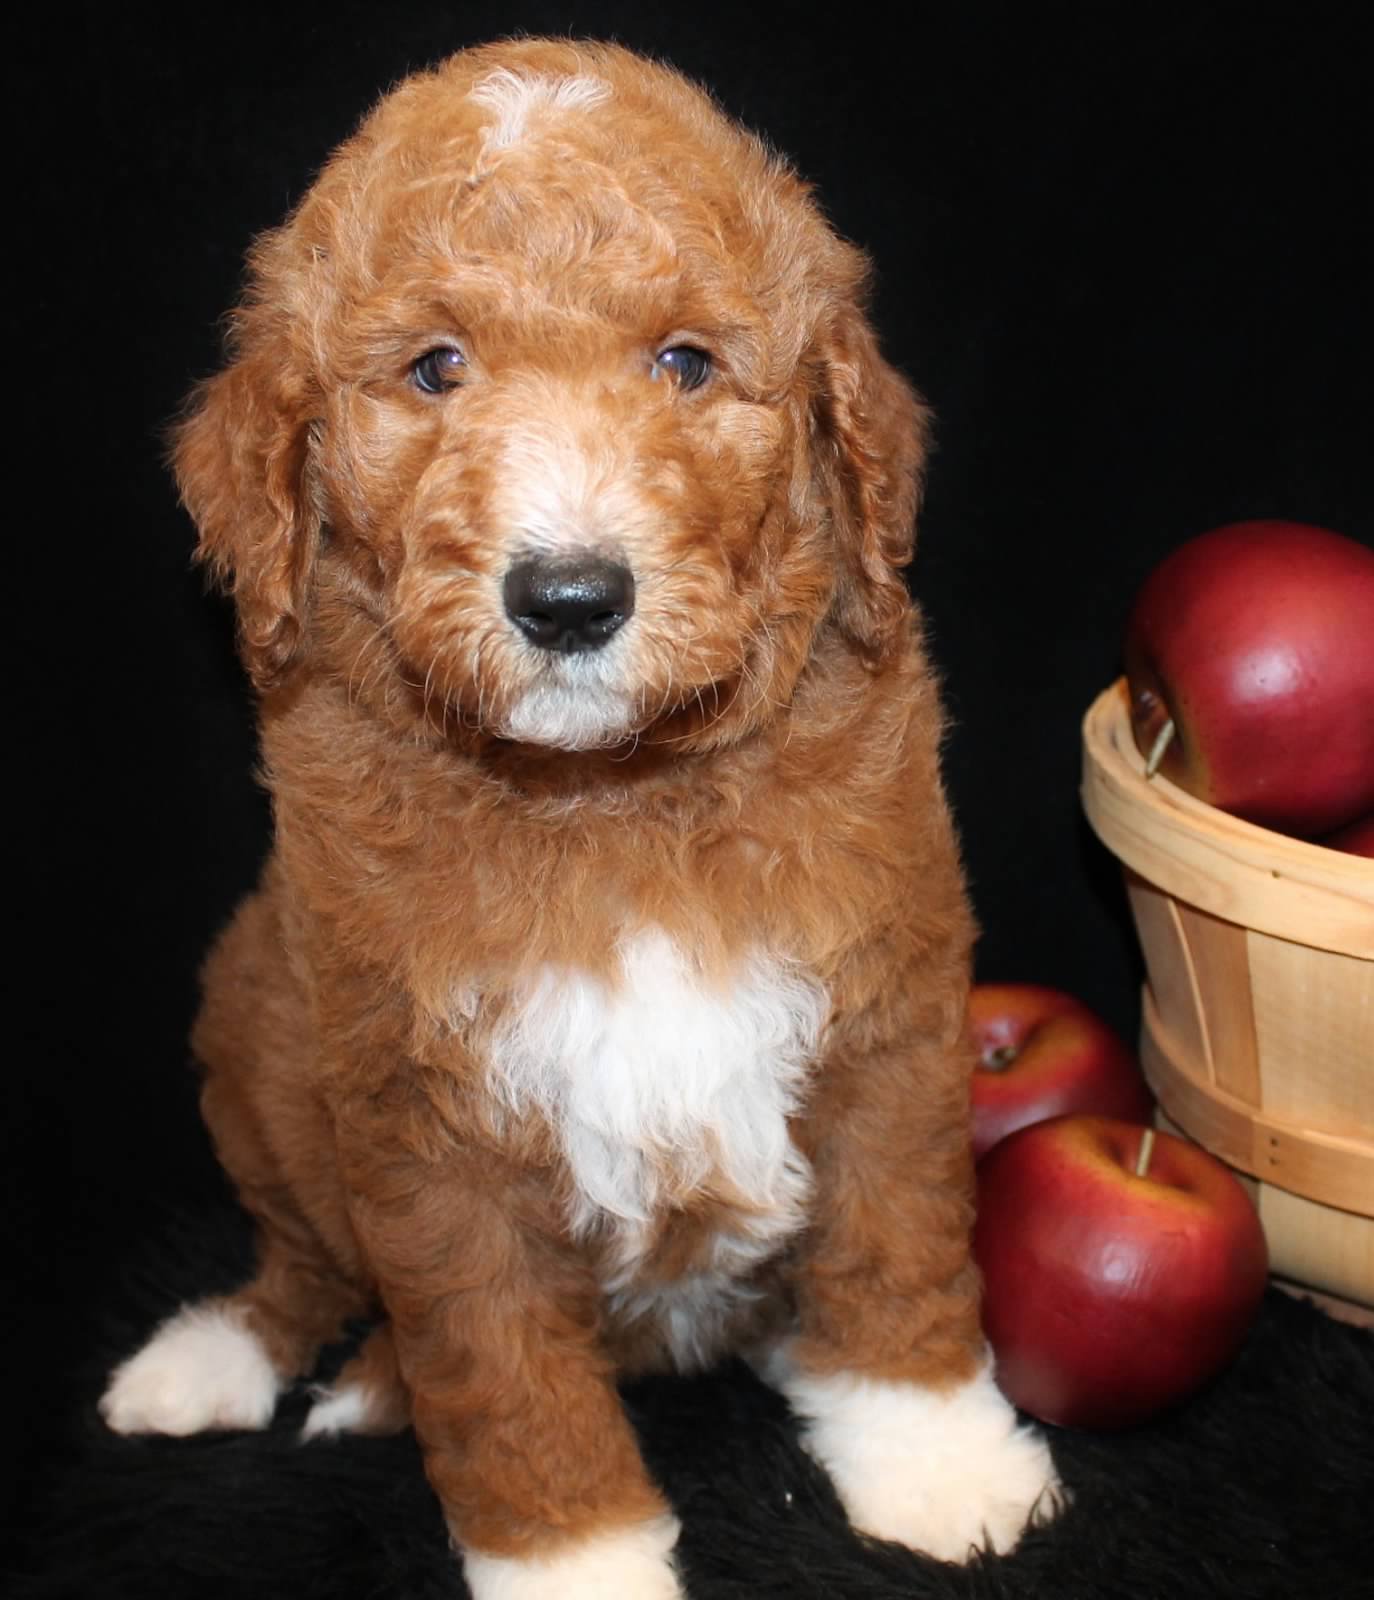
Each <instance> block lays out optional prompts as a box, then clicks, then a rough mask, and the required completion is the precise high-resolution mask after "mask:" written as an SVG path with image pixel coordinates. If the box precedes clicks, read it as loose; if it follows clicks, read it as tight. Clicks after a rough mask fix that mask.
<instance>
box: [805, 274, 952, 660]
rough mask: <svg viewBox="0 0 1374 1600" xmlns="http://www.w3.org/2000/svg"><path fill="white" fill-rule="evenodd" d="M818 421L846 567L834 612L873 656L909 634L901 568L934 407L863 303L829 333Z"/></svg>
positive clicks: (907, 556)
mask: <svg viewBox="0 0 1374 1600" xmlns="http://www.w3.org/2000/svg"><path fill="white" fill-rule="evenodd" d="M822 360H823V373H822V384H823V388H822V393H821V397H820V419H819V420H820V426H821V429H822V432H823V433H824V434H825V435H826V436H828V443H829V446H830V450H831V452H832V467H831V473H830V476H831V477H832V479H833V491H832V495H831V504H832V514H833V518H834V525H835V533H836V540H837V543H838V546H839V556H840V572H839V582H838V585H837V589H836V595H835V617H836V620H837V621H838V623H839V625H840V627H841V628H842V629H843V630H844V631H845V633H847V634H848V635H849V637H850V638H851V639H853V640H854V642H855V643H856V644H857V645H858V646H859V647H860V649H862V650H863V652H864V654H865V655H866V656H868V657H869V658H870V659H872V660H874V661H878V660H880V659H882V658H883V657H884V656H885V655H887V654H888V653H889V651H891V650H892V649H893V648H895V647H896V645H897V644H898V643H899V642H900V640H901V638H902V637H903V636H904V634H905V631H906V627H907V619H908V617H909V615H910V605H911V602H910V598H909V596H908V594H907V590H906V585H905V583H904V582H903V581H902V576H901V569H902V567H904V566H905V565H906V564H907V562H909V561H910V560H911V556H912V550H913V548H914V544H915V537H916V533H915V523H916V508H917V505H918V503H919V501H920V494H921V484H922V473H923V469H924V465H925V456H926V447H927V441H928V439H929V432H930V413H929V411H928V410H927V408H926V406H925V405H924V404H923V403H922V402H921V400H920V397H919V396H918V395H917V394H916V391H915V390H914V389H913V388H912V387H911V385H910V384H909V383H908V382H907V380H906V379H905V378H904V377H902V375H901V374H900V373H899V372H898V371H897V370H896V369H895V368H894V367H892V366H890V365H889V364H888V363H887V362H886V361H885V360H884V359H883V357H882V355H881V353H880V352H879V350H878V341H877V339H876V337H875V336H874V333H873V330H872V328H871V327H870V326H869V324H868V321H867V319H866V318H865V316H864V315H863V312H862V310H861V309H860V307H859V305H858V304H857V303H851V304H849V305H847V306H845V307H844V308H843V309H842V310H840V311H839V312H838V313H837V315H836V317H835V320H834V322H833V323H832V324H831V326H830V328H829V330H828V332H827V334H826V336H825V338H824V340H823V342H822Z"/></svg>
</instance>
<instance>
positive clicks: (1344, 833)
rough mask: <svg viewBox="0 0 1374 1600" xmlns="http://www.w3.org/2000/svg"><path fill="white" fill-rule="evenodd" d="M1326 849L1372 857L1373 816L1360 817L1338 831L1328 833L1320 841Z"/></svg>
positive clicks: (1373, 847) (1373, 846)
mask: <svg viewBox="0 0 1374 1600" xmlns="http://www.w3.org/2000/svg"><path fill="white" fill-rule="evenodd" d="M1321 842H1322V843H1323V844H1324V845H1325V846H1326V848H1327V849H1328V850H1344V851H1345V852H1346V853H1347V854H1348V855H1352V856H1370V857H1374V817H1361V818H1360V820H1359V821H1358V822H1352V823H1351V824H1350V825H1349V827H1346V828H1342V829H1341V830H1340V832H1339V833H1332V834H1329V835H1328V836H1327V837H1326V838H1325V839H1323V840H1322V841H1321Z"/></svg>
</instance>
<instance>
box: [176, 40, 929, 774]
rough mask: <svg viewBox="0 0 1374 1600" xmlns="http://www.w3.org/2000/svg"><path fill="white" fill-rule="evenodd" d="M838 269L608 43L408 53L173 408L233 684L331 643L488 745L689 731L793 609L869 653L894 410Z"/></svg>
mask: <svg viewBox="0 0 1374 1600" xmlns="http://www.w3.org/2000/svg"><path fill="white" fill-rule="evenodd" d="M865 275H866V267H865V262H864V259H863V257H862V256H861V255H860V254H859V253H858V252H857V251H856V250H854V249H853V248H851V247H850V246H848V245H847V244H845V243H843V242H842V241H841V240H839V239H838V238H836V237H835V235H834V234H833V233H832V232H831V231H830V229H829V228H828V227H827V225H826V224H825V222H824V220H823V218H822V217H821V215H820V213H819V211H818V210H817V208H816V207H815V206H814V204H813V202H812V201H811V199H810V198H809V196H808V194H807V191H806V189H805V186H804V185H803V184H802V183H801V181H800V180H799V179H798V178H797V177H796V176H795V175H794V174H793V173H792V172H791V171H790V169H788V168H787V167H786V166H785V165H784V164H783V163H782V162H781V161H780V160H778V158H777V157H775V156H774V155H772V154H770V153H769V152H768V151H767V150H766V149H765V148H764V147H763V146H762V145H761V144H760V142H759V141H758V140H756V139H755V138H753V137H752V136H751V135H749V134H747V133H745V132H743V131H741V130H740V129H738V128H737V127H735V126H734V125H733V124H732V123H730V122H729V121H728V120H727V119H726V118H724V117H723V116H722V115H721V114H720V113H719V112H718V111H717V109H716V108H715V107H714V105H713V104H712V103H711V101H710V100H709V99H708V98H707V97H706V96H705V95H704V94H702V93H701V92H700V91H699V90H697V89H695V88H694V87H692V86H691V85H689V84H687V83H686V82H685V81H684V80H682V79H681V78H679V77H678V76H677V75H676V74H674V73H671V72H669V71H667V70H665V69H663V68H661V67H658V66H656V65H653V64H651V63H649V62H646V61H643V60H641V59H640V58H638V57H635V56H633V55H631V54H629V53H628V52H625V51H623V50H620V49H617V48H614V47H609V46H601V45H582V44H577V45H574V44H571V43H552V42H540V41H526V42H521V43H517V44H506V45H498V46H492V47H489V48H485V49H480V50H475V51H469V52H465V53H464V54H462V55H459V56H456V57H454V58H453V59H452V60H450V61H448V62H447V63H446V64H444V65H443V66H442V67H440V68H439V69H438V70H436V71H434V72H431V73H427V74H423V75H421V76H419V77H416V78H413V79H411V80H409V81H408V82H407V83H405V84H404V85H402V86H401V88H400V89H398V90H397V91H395V92H394V93H393V94H391V95H390V96H388V97H387V98H386V99H385V100H383V101H382V103H381V104H380V105H379V106H378V107H377V109H376V110H375V111H374V112H373V114H372V115H371V116H370V117H369V118H368V120H367V121H366V122H365V123H364V124H363V126H362V128H361V129H360V130H359V132H358V134H357V135H356V136H355V137H354V138H353V139H352V140H351V141H349V142H348V143H347V144H345V145H344V146H343V147H342V148H341V149H340V150H339V151H338V152H337V153H336V155H335V156H334V157H333V159H332V160H331V161H330V163H329V164H328V166H327V167H326V168H325V170H324V172H323V173H322V175H321V176H320V178H319V180H318V182H317V183H316V184H315V186H314V187H313V188H312V190H311V191H310V192H309V193H308V194H307V196H306V197H305V199H304V201H303V202H302V203H301V205H300V206H299V208H298V209H297V210H296V212H295V213H294V214H293V215H292V217H291V218H289V219H288V221H287V222H286V223H285V224H284V226H282V227H281V228H280V229H278V230H276V231H275V232H273V233H270V234H268V235H266V236H265V237H263V238H262V239H261V240H260V241H259V242H258V244H257V245H256V247H255V249H254V251H253V253H252V256H251V258H250V279H249V288H248V292H247V294H246V296H245V299H244V302H243V304H242V306H241V307H240V309H239V311H238V313H237V315H236V318H235V322H234V325H233V331H232V335H231V361H230V364H229V366H228V367H227V368H226V370H224V371H223V372H221V373H220V374H219V375H218V376H216V377H214V378H212V379H211V380H210V381H209V382H208V383H206V384H205V385H204V386H203V387H202V388H201V389H200V390H199V391H198V393H197V395H196V396H195V398H194V401H193V405H192V408H191V410H190V412H189V414H188V416H187V419H186V420H185V421H184V422H183V423H182V424H181V426H180V428H179V431H178V434H177V440H176V447H175V465H176V471H177V475H178V479H179V482H180V486H181V490H182V494H183V498H184V499H185V502H186V504H187V506H188V507H189V509H190V511H191V513H192V515H193V517H194V518H195V520H196V522H197V524H198V527H199V530H200V537H201V543H200V553H201V556H202V558H203V559H204V560H206V561H207V562H208V563H209V564H210V566H211V567H212V568H213V569H214V571H215V572H216V573H217V574H218V575H219V576H220V577H222V578H223V579H224V580H225V581H226V582H228V584H229V585H230V586H231V587H232V590H233V593H234V596H235V600H236V604H237V608H238V613H239V620H240V634H241V641H242V646H243V651H244V655H245V659H246V661H247V664H248V667H249V670H250V672H251V673H252V675H253V677H254V679H255V681H256V682H257V684H258V685H259V687H261V688H264V689H265V688H268V687H270V686H271V685H273V684H274V683H276V682H278V681H279V680H280V679H281V678H282V677H283V676H284V675H286V674H288V672H289V671H290V670H292V669H293V668H294V667H296V666H299V665H307V666H308V665H311V664H313V666H314V668H315V670H320V671H326V672H328V671H333V672H335V673H338V674H339V675H341V676H344V675H348V674H351V673H352V672H353V671H354V670H355V669H356V670H357V671H359V672H360V673H375V674H380V675H382V676H389V677H390V678H391V679H393V680H396V681H398V682H400V683H402V684H405V685H409V686H411V687H412V688H413V689H414V690H415V691H416V694H417V703H419V702H420V701H421V700H422V701H423V703H424V704H426V705H428V706H430V707H432V706H433V705H435V704H438V705H441V706H442V707H443V708H444V710H445V712H446V713H448V712H450V711H452V712H456V713H457V720H458V721H459V722H460V723H464V724H466V725H468V726H473V725H476V726H478V727H479V728H480V729H481V730H482V731H483V732H484V733H487V734H495V735H498V736H501V737H504V738H508V739H515V740H520V741H524V742H527V743H532V744H537V745H546V746H551V747H558V748H565V749H587V748H593V747H596V746H602V745H608V744H617V743H620V742H622V741H624V740H626V739H628V738H632V737H633V738H643V739H645V740H652V739H663V740H665V741H667V740H673V741H683V742H688V743H694V744H697V745H703V744H707V743H714V742H717V741H720V740H722V739H728V738H732V737H738V736H739V735H740V734H741V733H742V732H743V731H745V730H747V729H748V728H750V727H752V726H756V725H757V724H758V723H759V722H760V721H762V720H764V719H766V718H767V717H768V716H770V715H772V714H773V713H774V710H775V708H776V707H777V706H778V705H779V704H781V703H784V702H785V701H786V700H787V698H788V695H789V694H790V692H791V689H792V687H793V685H794V683H795V681H796V679H797V677H798V674H799V673H800V672H801V670H802V668H803V666H804V664H805V662H806V660H807V658H808V655H809V653H810V652H811V651H812V649H813V648H814V647H815V643H816V640H817V637H818V635H819V634H820V633H822V632H823V631H825V630H830V631H832V632H833V634H834V635H835V636H836V637H838V638H843V639H844V640H845V641H847V645H848V647H849V648H851V649H853V650H854V651H856V652H859V653H861V654H862V655H863V656H864V657H865V658H866V659H867V660H869V661H870V662H873V663H881V661H882V660H883V659H884V658H885V657H886V656H887V654H888V653H889V652H890V651H891V650H892V649H894V648H895V647H896V646H897V644H898V642H899V641H900V640H901V638H902V637H903V634H904V632H905V629H906V627H907V616H908V602H907V596H906V591H905V588H904V586H903V584H902V580H901V577H900V572H899V569H900V568H901V566H902V565H903V564H904V563H905V562H906V561H907V560H908V559H909V557H910V553H911V538H912V523H913V519H914V515H915V508H916V497H917V491H918V484H919V475H920V466H921V456H922V438H923V417H924V414H923V411H922V409H921V407H920V405H919V403H918V401H917V399H916V397H915V395H914V394H913V393H912V391H911V389H910V387H909V386H908V385H907V384H906V383H905V381H904V380H903V379H902V378H901V377H899V376H898V375H897V373H896V372H894V371H893V370H892V368H890V367H889V366H888V365H887V364H886V363H885V362H884V361H883V359H882V358H881V356H880V355H879V353H878V350H877V346H876V343H875V341H874V337H873V334H872V332H871V330H870V328H869V326H868V324H867V322H866V320H865V318H864V314H863V295H864V287H865ZM345 613H346V614H347V615H348V617H349V618H351V622H350V625H349V626H350V628H351V630H352V631H351V632H349V637H350V639H351V640H354V641H355V640H356V637H357V628H358V625H359V622H360V619H365V622H366V628H367V630H368V636H369V637H370V639H371V640H372V641H373V642H374V645H375V648H374V649H373V650H372V651H371V652H370V654H371V656H372V657H373V658H374V659H372V660H369V662H367V663H366V664H365V666H363V667H359V666H358V665H357V661H356V657H357V654H358V652H357V649H356V643H354V644H352V645H351V646H350V649H351V652H352V658H346V656H345V652H344V650H343V648H342V645H341V643H339V641H341V640H342V637H343V634H344V633H345V632H348V631H349V630H348V629H345V628H344V627H343V626H342V624H341V623H340V621H339V619H340V618H341V617H342V616H343V615H344V614H345ZM334 644H338V645H339V648H337V649H335V648H333V645H334Z"/></svg>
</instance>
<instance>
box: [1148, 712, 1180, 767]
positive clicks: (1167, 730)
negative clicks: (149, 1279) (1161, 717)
mask: <svg viewBox="0 0 1374 1600" xmlns="http://www.w3.org/2000/svg"><path fill="white" fill-rule="evenodd" d="M1175 731H1176V730H1175V728H1174V719H1173V718H1172V717H1170V718H1169V720H1168V721H1167V722H1166V723H1165V724H1164V726H1163V727H1162V728H1161V729H1160V730H1159V732H1158V733H1157V734H1156V735H1155V742H1154V743H1153V744H1152V745H1151V746H1150V754H1149V758H1148V759H1147V760H1146V762H1145V776H1146V777H1147V778H1153V777H1154V775H1155V773H1156V772H1158V771H1159V763H1160V762H1161V761H1163V759H1164V752H1165V751H1166V750H1167V749H1168V748H1169V746H1170V745H1171V744H1172V743H1173V742H1174V733H1175Z"/></svg>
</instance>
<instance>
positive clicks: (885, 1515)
mask: <svg viewBox="0 0 1374 1600" xmlns="http://www.w3.org/2000/svg"><path fill="white" fill-rule="evenodd" d="M789 1389H790V1391H791V1393H792V1399H793V1402H794V1404H795V1405H796V1406H797V1408H798V1410H799V1411H800V1412H801V1413H802V1414H803V1415H804V1416H805V1417H806V1418H807V1419H808V1426H807V1435H806V1437H807V1443H808V1445H809V1447H810V1448H811V1451H812V1453H813V1454H814V1455H815V1456H816V1457H817V1459H818V1460H820V1461H821V1463H822V1464H823V1465H824V1466H825V1467H826V1468H827V1470H828V1471H829V1472H830V1475H831V1478H832V1479H833V1480H834V1483H835V1488H836V1490H837V1491H838V1493H839V1496H840V1499H841V1500H842V1501H843V1502H844V1506H845V1509H846V1510H847V1511H848V1513H849V1517H850V1521H851V1522H852V1523H853V1524H854V1526H855V1527H856V1528H857V1529H858V1530H859V1531H860V1532H862V1533H867V1534H871V1535H873V1536H874V1537H875V1538H878V1539H891V1540H893V1541H895V1542H896V1543H898V1544H904V1545H907V1546H909V1547H910V1548H911V1549H913V1550H920V1551H923V1552H924V1553H925V1554H926V1555H931V1556H935V1557H936V1558H937V1559H939V1560H941V1561H958V1562H964V1561H967V1560H969V1558H970V1557H971V1556H972V1555H973V1554H974V1553H975V1552H976V1551H978V1550H991V1551H994V1552H996V1553H998V1554H1005V1553H1006V1552H1007V1551H1009V1550H1011V1549H1012V1548H1013V1547H1014V1546H1015V1545H1016V1543H1017V1541H1018V1539H1020V1537H1021V1535H1022V1533H1023V1532H1024V1531H1025V1529H1026V1528H1027V1526H1029V1525H1031V1524H1036V1525H1039V1524H1041V1523H1045V1522H1049V1521H1050V1520H1051V1519H1052V1518H1053V1517H1054V1516H1055V1515H1056V1514H1057V1513H1058V1512H1059V1511H1060V1510H1061V1509H1062V1508H1063V1506H1064V1504H1065V1503H1066V1499H1067V1496H1066V1495H1065V1491H1064V1489H1063V1486H1062V1485H1061V1484H1060V1482H1059V1478H1058V1476H1057V1474H1056V1473H1055V1470H1054V1462H1053V1460H1052V1459H1051V1457H1050V1452H1049V1447H1048V1446H1047V1445H1046V1444H1045V1441H1044V1440H1043V1439H1042V1438H1041V1437H1040V1436H1039V1435H1038V1434H1037V1433H1034V1432H1033V1431H1032V1430H1031V1429H1029V1428H1022V1427H1018V1425H1017V1422H1016V1413H1015V1412H1014V1411H1013V1409H1012V1407H1011V1405H1010V1404H1009V1403H1008V1401H1007V1400H1006V1399H1005V1398H1004V1396H1003V1395H1002V1394H1001V1392H1000V1391H999V1390H998V1389H997V1387H996V1385H995V1384H994V1383H993V1381H992V1377H991V1374H990V1373H989V1372H986V1371H985V1372H983V1373H981V1374H980V1375H979V1376H978V1377H977V1378H975V1379H973V1381H972V1382H970V1383H966V1384H963V1385H961V1386H960V1387H959V1388H957V1389H952V1390H948V1391H944V1392H940V1391H935V1390H930V1389H922V1388H918V1387H916V1386H915V1385H913V1384H892V1383H877V1382H873V1381H871V1380H867V1379H861V1378H852V1377H850V1378H846V1377H840V1378H821V1379H815V1378H806V1377H801V1376H797V1377H794V1378H793V1379H792V1380H791V1382H790V1384H789Z"/></svg>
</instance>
